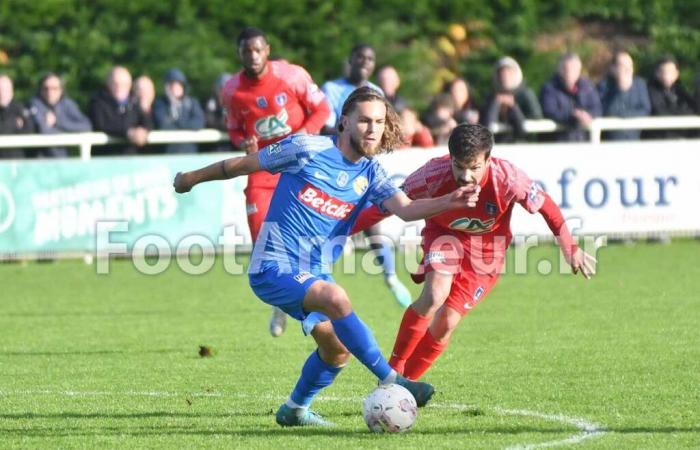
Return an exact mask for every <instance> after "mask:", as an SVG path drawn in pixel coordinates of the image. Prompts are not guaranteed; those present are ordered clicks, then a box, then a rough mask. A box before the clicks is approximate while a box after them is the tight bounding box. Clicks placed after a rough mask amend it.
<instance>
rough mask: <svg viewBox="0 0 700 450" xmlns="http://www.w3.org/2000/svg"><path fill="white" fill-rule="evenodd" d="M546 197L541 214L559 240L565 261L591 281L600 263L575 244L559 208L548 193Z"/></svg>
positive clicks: (544, 194)
mask: <svg viewBox="0 0 700 450" xmlns="http://www.w3.org/2000/svg"><path fill="white" fill-rule="evenodd" d="M541 195H543V196H544V202H543V203H542V207H541V208H540V210H539V212H540V214H541V215H542V217H543V218H544V220H545V222H547V226H548V227H549V229H550V230H552V233H553V234H554V237H555V238H556V239H557V243H558V244H559V247H560V248H561V251H562V253H563V254H564V259H566V262H567V263H569V265H570V266H571V271H572V272H573V273H575V274H576V273H579V272H581V275H583V276H584V277H585V278H586V279H587V280H589V279H590V278H591V277H592V276H593V275H595V265H596V263H597V262H598V261H597V260H596V259H595V258H594V257H593V256H591V255H589V254H588V253H586V252H584V251H583V250H581V248H579V246H578V245H576V243H575V242H574V238H573V236H572V235H571V232H570V231H569V227H567V226H566V221H565V220H564V216H563V215H562V213H561V210H560V209H559V207H558V206H557V205H556V203H554V201H553V200H552V198H551V197H550V196H549V195H547V194H546V193H542V194H541Z"/></svg>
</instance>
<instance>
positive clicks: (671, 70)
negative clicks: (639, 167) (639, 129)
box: [644, 56, 695, 139]
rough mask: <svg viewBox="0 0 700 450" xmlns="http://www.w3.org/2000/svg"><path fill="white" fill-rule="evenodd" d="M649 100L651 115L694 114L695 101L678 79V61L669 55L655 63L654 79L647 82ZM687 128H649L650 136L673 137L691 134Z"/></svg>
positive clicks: (648, 134) (648, 133)
mask: <svg viewBox="0 0 700 450" xmlns="http://www.w3.org/2000/svg"><path fill="white" fill-rule="evenodd" d="M649 100H651V114H652V115H653V116H688V115H693V114H695V101H694V100H693V98H692V97H691V96H690V94H689V93H688V92H687V91H686V90H685V87H683V85H682V84H681V82H680V80H679V79H678V63H677V62H676V60H675V59H674V58H673V57H671V56H664V57H663V58H661V60H660V61H659V62H658V63H657V65H656V72H655V74H654V79H653V80H651V81H650V82H649ZM691 135H692V132H689V131H687V130H649V131H646V132H645V133H644V136H645V137H650V138H654V139H657V138H674V137H686V136H691Z"/></svg>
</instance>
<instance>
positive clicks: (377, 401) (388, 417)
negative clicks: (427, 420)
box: [362, 384, 418, 433]
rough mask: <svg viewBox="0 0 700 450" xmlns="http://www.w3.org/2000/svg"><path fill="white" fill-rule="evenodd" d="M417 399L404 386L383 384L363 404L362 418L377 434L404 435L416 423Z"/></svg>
mask: <svg viewBox="0 0 700 450" xmlns="http://www.w3.org/2000/svg"><path fill="white" fill-rule="evenodd" d="M417 415H418V406H417V405H416V399H415V398H413V395H412V394H411V393H410V392H408V389H406V388H405V387H403V386H399V385H398V384H383V385H381V386H379V387H378V388H376V389H375V390H373V391H372V392H370V393H369V395H368V396H367V398H365V401H364V402H363V403H362V416H363V417H364V419H365V423H367V426H368V427H369V429H370V430H372V431H373V432H375V433H404V432H406V431H408V430H410V429H411V427H412V426H413V424H414V423H415V422H416V417H417Z"/></svg>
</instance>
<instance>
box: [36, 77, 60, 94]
mask: <svg viewBox="0 0 700 450" xmlns="http://www.w3.org/2000/svg"><path fill="white" fill-rule="evenodd" d="M49 78H57V79H58V83H59V84H60V85H61V90H64V86H63V85H64V84H65V83H64V82H63V78H61V76H60V75H59V74H57V73H56V72H46V73H45V74H43V75H42V76H41V78H39V85H38V86H37V89H38V90H39V92H41V88H42V87H43V86H44V83H45V82H46V80H48V79H49Z"/></svg>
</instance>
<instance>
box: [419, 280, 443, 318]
mask: <svg viewBox="0 0 700 450" xmlns="http://www.w3.org/2000/svg"><path fill="white" fill-rule="evenodd" d="M449 295H450V291H449V289H445V288H443V287H441V286H435V285H434V286H430V287H427V286H426V288H425V289H423V292H422V293H421V295H420V298H419V299H418V301H419V303H420V304H421V306H422V307H423V308H424V309H426V310H428V311H430V312H433V313H434V312H435V311H436V310H437V309H438V308H440V306H442V305H443V303H445V300H447V297H448V296H449Z"/></svg>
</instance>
